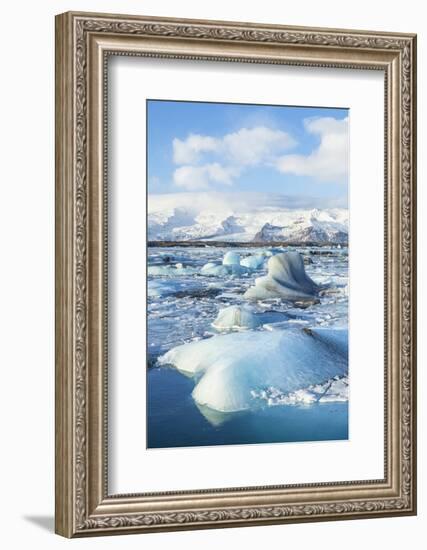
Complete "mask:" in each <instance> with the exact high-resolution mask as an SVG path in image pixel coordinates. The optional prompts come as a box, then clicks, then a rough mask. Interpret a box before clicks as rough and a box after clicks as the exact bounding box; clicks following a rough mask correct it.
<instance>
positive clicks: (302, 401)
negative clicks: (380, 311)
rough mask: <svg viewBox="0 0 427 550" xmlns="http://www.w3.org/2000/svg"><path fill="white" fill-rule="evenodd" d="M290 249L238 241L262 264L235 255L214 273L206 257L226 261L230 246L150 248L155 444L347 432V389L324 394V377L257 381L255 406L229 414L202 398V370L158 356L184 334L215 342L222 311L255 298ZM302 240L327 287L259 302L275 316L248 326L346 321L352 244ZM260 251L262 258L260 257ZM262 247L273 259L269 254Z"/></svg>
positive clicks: (316, 276)
mask: <svg viewBox="0 0 427 550" xmlns="http://www.w3.org/2000/svg"><path fill="white" fill-rule="evenodd" d="M288 250H289V248H286V249H283V250H282V249H274V248H273V249H271V248H259V249H255V248H252V247H251V248H249V247H248V248H247V249H245V248H239V249H238V254H239V256H240V262H241V265H243V266H244V265H245V264H248V265H251V264H252V265H253V266H254V268H248V267H245V268H244V269H236V264H235V263H231V264H228V263H227V262H226V263H225V264H224V267H227V268H228V271H225V270H224V269H220V270H215V269H212V270H211V272H212V273H213V274H212V275H206V274H204V273H203V271H206V270H202V268H203V266H206V264H210V265H211V266H221V267H222V266H223V258H224V256H225V255H226V253H227V252H229V251H230V249H222V248H217V247H206V248H187V247H173V248H169V249H167V248H150V249H149V266H153V267H154V266H156V269H151V270H150V271H151V273H152V275H149V282H148V286H149V304H148V353H149V365H150V367H151V368H149V370H148V408H147V411H148V430H147V431H148V441H147V444H148V446H149V447H174V446H188V445H192V446H197V445H215V444H238V443H261V442H279V441H281V442H286V441H313V440H325V439H326V440H330V439H347V437H348V404H347V401H346V394H340V395H338V400H340V401H337V399H336V397H337V396H334V394H330V395H329V397H328V396H326V397H323V398H322V399H319V396H321V395H323V393H322V392H323V391H324V387H322V386H321V385H320V386H319V387H320V389H319V387H316V388H314V389H313V388H308V389H307V388H305V389H304V391H302V392H299V393H298V392H294V393H293V394H289V395H285V394H284V393H283V392H281V391H280V388H275V387H271V386H269V387H265V388H264V387H260V386H259V385H258V386H256V387H254V388H253V396H254V402H253V403H254V406H253V407H252V408H251V410H245V411H242V412H234V413H232V414H223V413H221V412H220V411H217V410H212V409H210V408H209V407H203V406H201V405H200V403H199V404H198V403H196V401H195V399H194V388H195V383H196V382H197V380H194V379H190V378H187V377H186V376H185V375H184V374H181V373H180V372H177V371H175V370H173V369H170V368H168V367H167V366H159V363H158V358H159V357H160V356H163V355H164V354H165V353H166V354H167V352H170V350H174V348H177V346H181V345H182V344H188V343H191V342H197V341H200V340H204V341H206V340H207V339H212V342H213V341H214V340H213V339H214V337H216V336H218V334H220V331H219V330H217V329H216V328H214V327H213V326H212V323H214V321H215V319H216V318H217V316H218V314H219V312H220V311H221V310H224V309H226V308H229V307H246V306H247V305H248V300H247V299H246V298H245V297H244V293H245V292H246V290H247V289H248V288H251V287H253V286H254V284H255V279H256V278H260V277H263V276H265V275H266V274H267V265H266V264H267V261H268V259H269V257H271V255H272V254H277V253H281V252H283V251H288ZM297 250H298V252H299V253H300V254H302V256H303V258H304V260H305V264H306V271H307V274H308V275H309V276H310V277H311V278H312V279H313V280H314V282H315V283H316V284H317V285H319V286H320V287H321V288H322V289H323V290H322V291H321V292H320V293H319V296H318V299H316V300H315V301H312V302H308V303H305V304H301V303H300V304H295V303H292V302H289V301H285V300H283V299H265V300H258V301H257V302H256V303H252V302H250V307H251V308H252V310H253V312H254V314H255V315H257V316H258V318H261V319H262V318H265V320H267V321H268V320H269V319H270V320H271V319H272V318H273V322H265V323H264V324H262V325H261V326H258V327H257V328H256V329H255V330H249V331H247V332H250V333H252V332H254V334H253V336H254V337H257V335H259V333H260V332H269V331H280V332H284V331H288V330H293V331H295V329H296V327H298V328H307V329H310V328H311V329H313V328H314V329H315V328H319V327H324V328H328V327H332V328H333V327H346V326H347V301H348V296H347V295H348V292H347V276H348V255H347V249H345V248H341V249H337V248H325V247H322V248H320V247H313V248H309V247H305V248H304V247H299V248H298V249H297ZM252 257H256V259H257V261H256V262H255V261H254V262H252V261H251V258H252ZM262 257H264V258H265V261H264V262H262V261H261V260H260V258H262ZM245 260H246V261H245ZM154 273H156V275H154ZM153 289H154V291H153ZM275 321H276V322H275ZM255 333H256V334H255ZM341 374H342V373H341ZM257 381H258V382H259V380H258V378H257ZM317 382H319V380H317ZM324 382H325V383H326V385H325V388H326V389H328V388H329V386H330V382H329V385H328V381H327V380H324ZM346 383H347V382H346V380H345V379H344V380H342V381H338V382H336V381H335V382H334V387H341V386H346ZM205 386H206V384H205ZM208 390H209V385H208ZM205 393H206V388H205ZM192 394H193V395H192ZM343 396H344V397H343ZM201 401H202V402H203V400H201ZM274 405H275V406H274Z"/></svg>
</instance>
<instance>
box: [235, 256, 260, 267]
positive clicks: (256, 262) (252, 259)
mask: <svg viewBox="0 0 427 550" xmlns="http://www.w3.org/2000/svg"><path fill="white" fill-rule="evenodd" d="M264 262H265V256H263V255H261V254H255V255H253V256H246V258H242V260H240V265H242V266H245V267H248V268H249V269H259V268H260V267H262V266H263V265H264Z"/></svg>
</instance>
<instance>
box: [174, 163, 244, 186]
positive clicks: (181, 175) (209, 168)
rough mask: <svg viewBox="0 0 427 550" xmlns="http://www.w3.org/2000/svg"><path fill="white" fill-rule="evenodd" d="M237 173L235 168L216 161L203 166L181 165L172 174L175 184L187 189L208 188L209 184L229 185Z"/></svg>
mask: <svg viewBox="0 0 427 550" xmlns="http://www.w3.org/2000/svg"><path fill="white" fill-rule="evenodd" d="M237 175H238V170H237V169H236V168H233V167H231V168H227V167H224V166H221V164H218V163H217V162H214V163H211V164H205V165H203V166H181V167H179V168H177V169H176V170H175V172H174V175H173V180H174V183H175V185H177V186H178V187H182V188H184V189H187V190H189V191H192V190H195V189H208V188H209V187H210V186H211V184H216V183H219V184H223V185H231V183H232V181H233V178H234V177H236V176H237Z"/></svg>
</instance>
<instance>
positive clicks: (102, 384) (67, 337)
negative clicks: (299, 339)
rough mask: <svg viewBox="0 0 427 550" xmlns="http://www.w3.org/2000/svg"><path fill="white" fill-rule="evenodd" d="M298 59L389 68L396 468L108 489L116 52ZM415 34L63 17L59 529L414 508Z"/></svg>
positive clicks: (389, 399)
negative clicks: (191, 486) (341, 477)
mask: <svg viewBox="0 0 427 550" xmlns="http://www.w3.org/2000/svg"><path fill="white" fill-rule="evenodd" d="M108 55H139V56H146V57H168V58H185V59H198V60H206V62H212V61H218V60H221V61H229V62H246V63H271V64H296V65H301V66H316V67H346V68H348V69H358V68H367V69H372V70H381V71H384V74H385V121H386V139H385V163H386V170H385V172H386V181H385V186H386V205H385V218H386V219H385V226H386V243H385V247H386V265H385V280H386V283H387V284H386V304H387V307H386V311H385V318H386V365H385V381H386V401H385V402H386V411H385V412H386V425H385V436H386V437H385V441H386V445H385V477H384V479H381V480H367V481H363V482H354V481H353V482H352V481H349V482H346V483H323V484H303V485H298V486H289V485H288V486H285V485H284V486H277V487H276V486H274V487H273V486H271V487H270V486H269V487H244V488H233V489H223V490H222V489H219V490H202V489H201V490H198V491H193V492H189V491H184V492H170V493H150V494H133V495H109V494H108V487H107V477H106V468H107V452H106V440H107V429H106V426H107V424H106V422H107V415H106V413H107V401H106V390H105V388H106V380H107V377H106V374H107V373H106V352H107V350H106V337H105V336H106V284H105V270H106V261H107V258H106V249H105V241H106V233H105V219H106V213H105V204H106V186H105V181H106V163H105V157H106V135H105V117H106V103H105V102H106V91H107V90H106V84H105V82H106V58H107V56H108ZM415 124H416V37H415V35H411V34H401V33H377V32H366V31H346V30H331V29H308V28H303V27H282V26H270V25H257V24H248V23H232V22H218V21H195V20H178V19H164V18H152V17H136V16H123V15H106V14H89V13H65V14H62V15H59V16H57V18H56V512H55V515H56V532H57V533H59V534H61V535H63V536H66V537H78V536H88V535H101V534H102V535H105V534H118V533H131V532H132V533H133V532H147V531H164V530H178V529H201V528H209V527H211V528H212V527H227V526H239V525H240V526H241V525H245V526H248V525H260V524H272V523H288V522H301V521H319V520H334V519H349V518H362V517H363V518H367V517H382V516H395V515H411V514H415V513H416V423H415V420H416V417H415V412H416V401H415V399H416V385H415V384H416V378H415V377H416V372H415V364H416V331H415V320H416V212H415V208H416V195H415V176H416V158H415V155H416V141H415V140H416V128H415Z"/></svg>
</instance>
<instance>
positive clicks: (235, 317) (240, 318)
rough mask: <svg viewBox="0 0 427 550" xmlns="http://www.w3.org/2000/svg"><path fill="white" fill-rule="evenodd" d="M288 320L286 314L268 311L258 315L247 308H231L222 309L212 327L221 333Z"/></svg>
mask: <svg viewBox="0 0 427 550" xmlns="http://www.w3.org/2000/svg"><path fill="white" fill-rule="evenodd" d="M285 319H288V315H286V313H281V312H279V311H267V312H264V313H258V312H254V311H252V310H251V309H250V308H249V307H247V306H237V305H235V306H229V307H226V308H224V309H220V310H219V312H218V315H217V317H216V319H215V321H214V322H213V323H212V326H213V327H214V328H215V329H216V330H218V331H220V332H226V331H231V330H246V329H256V328H258V327H260V326H263V325H265V324H268V323H280V322H283V321H284V320H285Z"/></svg>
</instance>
